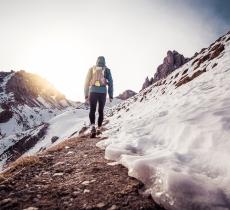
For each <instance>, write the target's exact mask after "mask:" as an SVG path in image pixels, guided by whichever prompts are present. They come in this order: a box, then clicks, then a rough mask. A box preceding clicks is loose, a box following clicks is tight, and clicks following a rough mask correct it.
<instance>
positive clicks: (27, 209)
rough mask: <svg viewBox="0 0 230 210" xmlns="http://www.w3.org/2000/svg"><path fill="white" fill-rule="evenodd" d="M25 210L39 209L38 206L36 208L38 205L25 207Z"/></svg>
mask: <svg viewBox="0 0 230 210" xmlns="http://www.w3.org/2000/svg"><path fill="white" fill-rule="evenodd" d="M23 210H38V208H36V207H32V206H31V207H28V208H25V209H23Z"/></svg>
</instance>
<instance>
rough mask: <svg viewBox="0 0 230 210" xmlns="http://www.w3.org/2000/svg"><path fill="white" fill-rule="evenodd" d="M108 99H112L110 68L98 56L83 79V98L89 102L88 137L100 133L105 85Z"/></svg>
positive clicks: (102, 58)
mask: <svg viewBox="0 0 230 210" xmlns="http://www.w3.org/2000/svg"><path fill="white" fill-rule="evenodd" d="M106 86H108V94H109V100H110V102H112V100H113V79H112V74H111V71H110V69H109V68H108V67H107V66H106V63H105V58H104V57H103V56H99V57H98V58H97V62H96V65H95V66H93V67H91V68H90V69H89V70H88V73H87V76H86V80H85V87H84V92H85V100H86V102H87V103H89V106H90V112H89V119H90V137H91V138H95V137H96V135H98V134H100V133H101V126H102V122H103V119H104V107H105V102H106V95H107V87H106ZM97 104H98V114H99V117H98V121H97V128H96V127H95V113H96V108H97Z"/></svg>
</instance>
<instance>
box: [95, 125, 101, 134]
mask: <svg viewBox="0 0 230 210" xmlns="http://www.w3.org/2000/svg"><path fill="white" fill-rule="evenodd" d="M96 134H97V135H100V134H102V132H101V127H97V131H96Z"/></svg>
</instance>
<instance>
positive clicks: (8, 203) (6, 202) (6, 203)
mask: <svg viewBox="0 0 230 210" xmlns="http://www.w3.org/2000/svg"><path fill="white" fill-rule="evenodd" d="M16 205H17V200H16V199H12V198H6V199H3V200H1V201H0V209H11V208H12V207H14V206H16Z"/></svg>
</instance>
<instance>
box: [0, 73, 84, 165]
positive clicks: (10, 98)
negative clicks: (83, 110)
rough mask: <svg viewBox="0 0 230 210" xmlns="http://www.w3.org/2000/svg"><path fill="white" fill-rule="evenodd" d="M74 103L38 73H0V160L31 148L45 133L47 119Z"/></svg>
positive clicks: (47, 125)
mask: <svg viewBox="0 0 230 210" xmlns="http://www.w3.org/2000/svg"><path fill="white" fill-rule="evenodd" d="M78 106H80V104H79V103H74V102H71V101H69V100H67V99H66V98H65V96H64V95H63V94H61V93H60V92H59V91H58V90H56V89H55V88H54V87H53V86H52V85H51V84H50V83H49V82H48V81H47V80H45V79H44V78H42V77H40V76H38V75H35V74H31V73H28V72H25V71H18V72H14V71H11V72H0V162H6V161H11V160H14V159H15V158H17V157H19V156H20V155H21V154H23V153H24V152H26V151H27V150H28V149H30V148H31V147H33V146H34V145H35V144H36V143H37V141H39V139H41V138H43V137H44V136H45V135H46V130H47V129H48V127H49V124H48V122H49V120H50V119H52V118H53V117H55V116H57V115H59V114H61V113H63V112H66V111H68V110H73V109H75V108H77V107H78ZM3 160H4V161H3Z"/></svg>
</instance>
